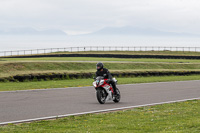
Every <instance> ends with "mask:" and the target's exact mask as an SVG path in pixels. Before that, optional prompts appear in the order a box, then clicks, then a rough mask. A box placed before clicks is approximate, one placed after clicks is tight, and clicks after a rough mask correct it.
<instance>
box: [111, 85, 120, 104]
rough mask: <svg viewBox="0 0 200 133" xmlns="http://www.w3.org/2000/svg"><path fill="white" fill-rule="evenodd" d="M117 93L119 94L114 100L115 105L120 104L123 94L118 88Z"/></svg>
mask: <svg viewBox="0 0 200 133" xmlns="http://www.w3.org/2000/svg"><path fill="white" fill-rule="evenodd" d="M116 92H117V96H116V97H115V99H114V100H113V101H114V102H115V103H118V102H119V101H120V99H121V94H120V91H119V89H118V88H116Z"/></svg>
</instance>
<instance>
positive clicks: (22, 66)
mask: <svg viewBox="0 0 200 133" xmlns="http://www.w3.org/2000/svg"><path fill="white" fill-rule="evenodd" d="M104 65H105V67H106V68H108V69H111V70H123V71H124V70H127V69H128V70H147V69H155V70H158V69H171V70H175V69H176V70H183V69H185V70H186V69H188V70H190V69H200V64H193V63H131V62H130V63H104ZM95 66H96V63H94V62H93V63H89V62H87V63H86V62H85V63H83V62H82V63H81V62H12V63H3V64H0V77H8V76H15V75H17V74H26V73H27V74H28V73H30V72H31V73H40V72H41V71H42V72H43V73H45V72H50V71H53V72H61V71H62V72H63V71H65V72H68V71H76V72H80V71H85V70H86V71H88V70H91V71H94V72H95Z"/></svg>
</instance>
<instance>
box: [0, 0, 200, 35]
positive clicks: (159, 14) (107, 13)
mask: <svg viewBox="0 0 200 133" xmlns="http://www.w3.org/2000/svg"><path fill="white" fill-rule="evenodd" d="M198 5H200V1H198V0H192V1H189V0H0V28H1V29H2V28H4V29H6V28H10V27H14V28H15V27H32V28H36V29H62V30H64V31H69V32H70V31H72V32H73V33H74V32H76V31H77V32H90V31H96V30H98V29H101V28H104V27H115V26H116V27H121V26H133V27H145V28H155V29H160V30H167V31H175V32H190V33H198V32H200V16H199V15H198V13H199V12H200V8H199V7H198Z"/></svg>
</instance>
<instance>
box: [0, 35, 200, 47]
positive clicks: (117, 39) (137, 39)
mask: <svg viewBox="0 0 200 133" xmlns="http://www.w3.org/2000/svg"><path fill="white" fill-rule="evenodd" d="M79 46H163V47H164V46H165V47H200V38H198V37H172V36H169V37H167V36H130V35H128V36H125V35H109V36H104V35H101V36H95V35H90V36H89V35H81V36H53V35H51V36H36V35H32V36H31V35H30V36H27V35H24V36H22V35H16V36H13V35H12V36H5V35H3V36H0V51H9V50H27V49H40V48H41V49H42V48H62V47H79Z"/></svg>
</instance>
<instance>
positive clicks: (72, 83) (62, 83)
mask: <svg viewBox="0 0 200 133" xmlns="http://www.w3.org/2000/svg"><path fill="white" fill-rule="evenodd" d="M117 80H118V83H119V84H135V83H149V82H167V81H184V80H200V75H192V76H162V77H158V76H155V77H131V78H117ZM92 82H93V79H73V80H52V81H36V82H7V83H0V91H15V90H31V89H49V88H67V87H82V86H92Z"/></svg>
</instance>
